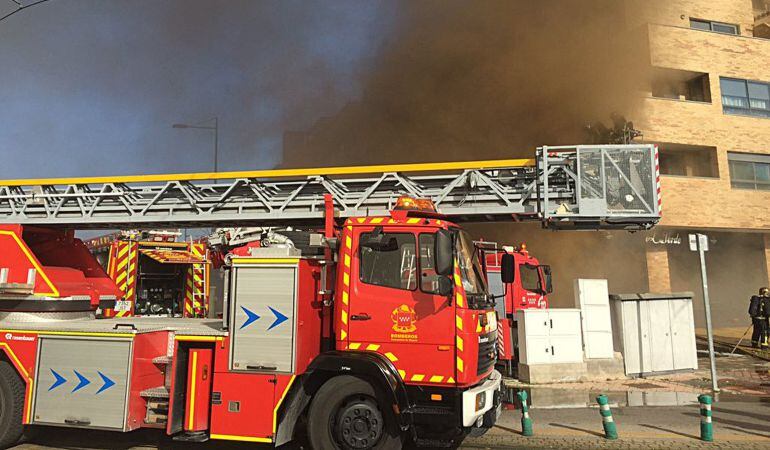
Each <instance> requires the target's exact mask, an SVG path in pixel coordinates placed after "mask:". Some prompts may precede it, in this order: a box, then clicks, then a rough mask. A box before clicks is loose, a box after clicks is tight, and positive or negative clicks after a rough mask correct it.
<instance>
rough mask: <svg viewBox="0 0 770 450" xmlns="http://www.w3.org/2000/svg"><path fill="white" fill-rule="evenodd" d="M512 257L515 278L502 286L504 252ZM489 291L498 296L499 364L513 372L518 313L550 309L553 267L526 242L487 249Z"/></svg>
mask: <svg viewBox="0 0 770 450" xmlns="http://www.w3.org/2000/svg"><path fill="white" fill-rule="evenodd" d="M503 254H507V255H511V256H512V257H513V265H514V267H515V269H514V281H513V282H512V283H507V284H506V285H505V286H504V285H503V282H502V278H501V271H502V263H501V260H502V255H503ZM485 258H486V264H487V279H488V280H489V291H490V293H491V294H493V295H494V296H495V297H496V303H495V311H496V312H497V324H498V325H497V352H498V363H499V364H500V365H501V366H502V367H503V370H504V373H505V375H507V376H513V375H514V368H515V362H516V340H517V334H516V333H517V331H516V312H517V311H518V310H520V309H528V308H535V309H546V308H548V294H550V293H551V292H553V284H552V281H551V267H550V266H548V265H541V264H540V262H539V261H538V260H537V258H535V257H534V256H532V255H531V254H530V253H529V252H528V251H527V246H526V244H524V243H522V244H521V245H519V246H518V247H513V246H503V247H502V248H501V249H500V251H491V252H490V251H487V253H486V255H485Z"/></svg>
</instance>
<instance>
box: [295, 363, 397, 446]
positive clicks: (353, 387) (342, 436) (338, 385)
mask: <svg viewBox="0 0 770 450" xmlns="http://www.w3.org/2000/svg"><path fill="white" fill-rule="evenodd" d="M307 428H308V438H309V440H310V446H311V447H312V448H313V449H315V450H331V449H337V450H368V449H374V450H396V449H400V448H401V447H402V445H403V441H402V437H401V435H400V433H399V430H398V426H397V425H396V420H395V417H394V415H393V414H392V413H391V412H390V411H389V410H385V411H383V409H382V408H380V405H379V404H378V402H377V398H376V395H375V393H374V388H373V387H372V386H371V385H370V384H369V383H367V382H366V381H364V380H362V379H360V378H356V377H353V376H349V375H345V376H339V377H334V378H332V379H330V380H329V381H327V382H326V383H325V384H324V385H323V386H321V389H319V390H318V392H317V393H316V395H315V398H314V399H313V403H311V405H310V411H309V414H308V425H307Z"/></svg>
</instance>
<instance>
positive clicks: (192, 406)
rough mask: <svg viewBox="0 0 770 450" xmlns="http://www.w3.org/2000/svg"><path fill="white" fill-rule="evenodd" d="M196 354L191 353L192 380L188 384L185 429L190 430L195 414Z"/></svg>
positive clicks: (193, 423)
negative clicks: (187, 416)
mask: <svg viewBox="0 0 770 450" xmlns="http://www.w3.org/2000/svg"><path fill="white" fill-rule="evenodd" d="M197 364H198V352H193V360H192V377H190V378H192V380H191V382H190V420H188V421H187V428H189V429H190V430H192V429H193V425H195V421H194V420H193V419H194V414H195V381H196V380H195V376H196V372H197V371H198V367H197Z"/></svg>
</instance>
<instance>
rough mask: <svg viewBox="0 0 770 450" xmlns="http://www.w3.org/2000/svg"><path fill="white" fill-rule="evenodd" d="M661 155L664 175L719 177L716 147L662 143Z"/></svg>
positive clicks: (661, 167)
mask: <svg viewBox="0 0 770 450" xmlns="http://www.w3.org/2000/svg"><path fill="white" fill-rule="evenodd" d="M659 155H660V173H661V174H662V175H675V176H680V177H711V178H717V177H719V171H718V170H717V149H716V147H708V146H703V145H682V144H670V143H661V144H660V145H659Z"/></svg>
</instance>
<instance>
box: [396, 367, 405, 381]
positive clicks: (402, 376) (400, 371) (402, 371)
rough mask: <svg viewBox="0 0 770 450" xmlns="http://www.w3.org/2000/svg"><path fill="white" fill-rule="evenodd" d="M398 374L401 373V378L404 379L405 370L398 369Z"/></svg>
mask: <svg viewBox="0 0 770 450" xmlns="http://www.w3.org/2000/svg"><path fill="white" fill-rule="evenodd" d="M398 374H399V375H401V379H402V380H406V371H405V370H401V369H399V370H398Z"/></svg>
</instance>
